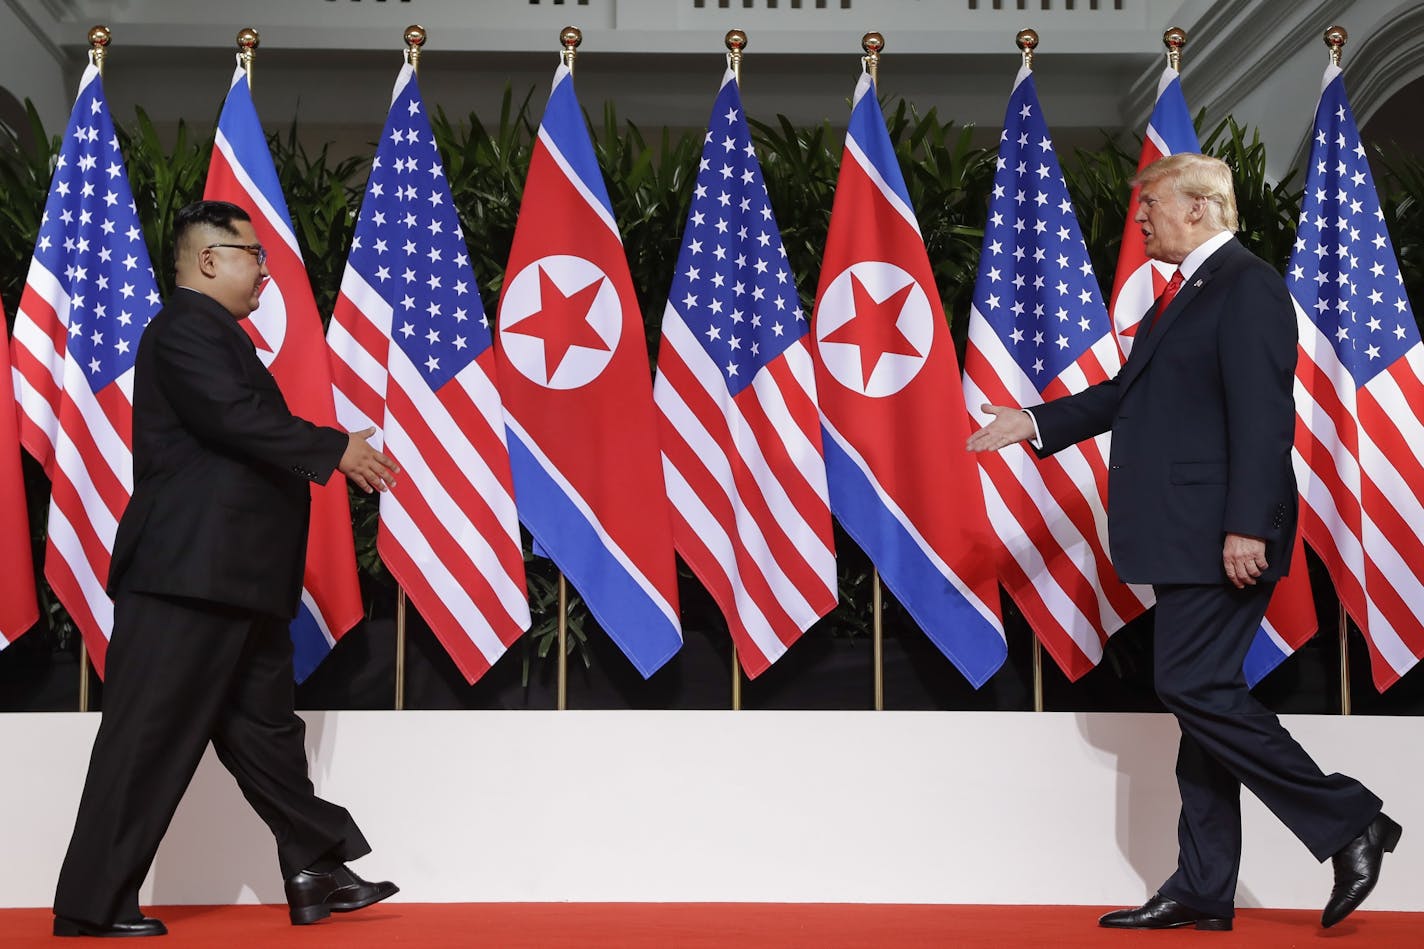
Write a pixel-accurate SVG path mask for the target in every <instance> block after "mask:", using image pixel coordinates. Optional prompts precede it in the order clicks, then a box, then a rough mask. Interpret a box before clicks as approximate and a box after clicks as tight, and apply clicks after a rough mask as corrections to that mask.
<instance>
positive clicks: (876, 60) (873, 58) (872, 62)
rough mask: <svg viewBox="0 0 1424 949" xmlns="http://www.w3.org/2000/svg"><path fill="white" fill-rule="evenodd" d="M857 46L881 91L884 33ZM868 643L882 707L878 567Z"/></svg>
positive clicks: (882, 646)
mask: <svg viewBox="0 0 1424 949" xmlns="http://www.w3.org/2000/svg"><path fill="white" fill-rule="evenodd" d="M860 48H861V49H862V50H864V51H865V55H864V56H862V57H861V60H860V62H861V65H863V66H864V67H865V71H866V73H868V74H869V75H870V81H871V82H872V83H873V84H874V85H875V87H876V89H875V94H876V95H879V94H880V51H881V50H883V49H884V48H885V37H884V36H881V35H880V34H879V33H876V32H874V31H872V32H870V33H866V34H865V35H864V36H862V37H861V38H860ZM870 643H871V651H872V654H871V665H872V676H873V680H874V683H875V710H876V711H877V712H882V711H884V710H885V610H884V602H883V598H882V596H881V592H880V568H879V567H874V566H872V567H871V569H870Z"/></svg>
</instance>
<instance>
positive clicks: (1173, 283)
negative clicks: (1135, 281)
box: [1149, 267, 1182, 329]
mask: <svg viewBox="0 0 1424 949" xmlns="http://www.w3.org/2000/svg"><path fill="white" fill-rule="evenodd" d="M1180 289H1182V268H1181V267H1178V268H1177V269H1176V270H1175V271H1173V273H1172V279H1171V280H1168V281H1167V285H1166V286H1165V287H1163V288H1162V295H1161V296H1160V297H1158V298H1157V306H1156V308H1155V309H1154V310H1153V312H1152V326H1151V327H1149V329H1155V328H1156V326H1157V321H1158V320H1159V319H1161V318H1162V314H1163V313H1165V312H1167V307H1169V306H1170V305H1171V304H1172V298H1173V297H1175V296H1176V295H1177V291H1178V290H1180Z"/></svg>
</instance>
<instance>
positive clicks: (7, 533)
mask: <svg viewBox="0 0 1424 949" xmlns="http://www.w3.org/2000/svg"><path fill="white" fill-rule="evenodd" d="M4 315H5V310H4V308H3V307H0V322H3V321H4ZM0 343H3V344H4V353H3V354H0V355H3V356H4V359H3V360H0V563H6V564H9V565H10V566H9V567H7V568H6V569H5V570H4V571H3V572H0V649H4V648H5V647H6V646H8V645H10V643H12V642H14V641H15V639H16V637H18V636H19V635H20V634H21V633H23V632H24V631H25V630H27V629H29V628H30V627H31V626H33V625H34V624H35V620H37V619H39V618H40V611H39V606H38V604H37V602H36V600H35V575H34V571H33V570H31V569H30V520H29V513H28V510H27V509H26V506H25V478H24V473H23V472H22V471H21V469H20V432H19V426H18V425H17V416H18V406H17V405H16V404H15V390H14V387H13V383H12V380H11V378H10V376H11V372H10V334H9V332H8V331H6V333H5V335H4V336H3V337H0Z"/></svg>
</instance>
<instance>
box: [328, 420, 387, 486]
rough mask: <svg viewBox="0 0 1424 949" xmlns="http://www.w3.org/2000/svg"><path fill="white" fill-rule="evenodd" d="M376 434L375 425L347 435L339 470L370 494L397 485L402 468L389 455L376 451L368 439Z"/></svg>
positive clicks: (338, 466)
mask: <svg viewBox="0 0 1424 949" xmlns="http://www.w3.org/2000/svg"><path fill="white" fill-rule="evenodd" d="M374 434H376V429H375V428H374V427H372V428H368V429H366V430H365V431H364V432H350V433H348V434H347V436H346V439H347V440H346V451H345V452H343V453H342V455H341V463H340V464H338V465H337V466H336V468H337V470H338V471H340V472H341V473H342V474H344V475H345V476H346V477H347V478H348V479H350V480H351V481H353V482H354V483H355V484H356V486H357V487H358V488H360V489H361V490H362V491H365V492H366V493H367V494H370V493H371V492H372V491H385V490H386V489H387V488H394V487H395V486H396V474H397V473H399V471H400V468H399V467H397V466H396V463H395V462H394V461H392V460H391V459H390V458H388V457H387V456H385V455H383V454H381V453H380V452H378V451H376V449H374V448H372V447H371V445H370V444H369V443H368V442H367V441H366V439H368V438H370V437H371V436H372V435H374Z"/></svg>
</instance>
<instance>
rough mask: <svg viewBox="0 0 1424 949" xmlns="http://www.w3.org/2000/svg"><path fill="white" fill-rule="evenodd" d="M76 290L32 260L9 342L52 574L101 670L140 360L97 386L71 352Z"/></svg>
mask: <svg viewBox="0 0 1424 949" xmlns="http://www.w3.org/2000/svg"><path fill="white" fill-rule="evenodd" d="M69 315H70V298H69V294H68V293H67V292H66V291H65V289H64V287H63V285H62V284H61V282H60V281H59V280H58V279H56V277H55V276H54V275H53V274H51V273H50V272H49V271H47V270H46V269H45V268H44V267H43V266H42V265H41V264H40V263H39V262H38V261H37V260H36V261H34V262H32V263H31V265H30V270H29V274H28V276H27V277H26V280H25V289H24V294H23V295H22V296H21V298H20V308H19V310H18V311H17V312H16V314H15V333H14V339H13V341H12V343H11V349H12V359H13V362H14V372H13V377H12V378H13V381H14V385H15V401H16V403H17V404H18V406H19V410H20V415H19V424H20V442H21V444H23V445H24V446H25V449H26V450H27V451H28V452H29V453H30V454H31V455H32V456H34V458H35V459H36V460H37V461H38V462H39V463H40V464H41V465H42V466H43V467H44V470H45V474H46V475H48V477H49V479H50V483H51V495H50V508H49V531H48V539H47V541H46V544H45V578H46V579H47V580H48V581H49V584H50V587H51V588H53V590H54V592H55V595H56V596H57V597H58V598H59V600H60V602H61V603H63V604H64V606H65V609H67V610H68V611H69V615H70V618H71V619H72V620H73V621H74V624H75V626H77V627H78V629H79V631H80V633H81V634H82V635H83V637H84V642H85V644H86V645H87V646H88V649H89V654H90V657H91V658H92V659H93V662H94V666H95V668H96V669H98V670H99V672H100V673H101V674H102V672H103V669H104V656H105V653H106V652H107V649H108V638H109V633H110V631H111V630H112V629H113V623H114V608H113V603H112V602H111V601H110V599H109V596H108V594H106V593H105V592H104V584H105V581H106V580H107V578H108V574H109V558H110V555H111V553H112V552H113V547H114V534H115V532H116V531H117V529H118V524H119V517H120V515H122V514H123V510H124V507H125V506H126V505H127V504H128V501H129V496H130V495H131V494H132V493H133V450H132V425H133V421H132V414H133V370H132V369H130V370H129V371H128V372H126V373H125V374H124V375H122V376H120V377H119V379H118V381H117V382H115V383H113V384H111V385H109V386H107V387H105V388H104V389H103V390H102V391H100V392H99V393H97V394H96V393H94V392H93V391H91V390H90V388H89V383H88V380H87V379H86V378H85V376H84V373H83V371H82V370H81V369H80V367H79V366H78V365H76V364H75V363H74V362H72V361H71V360H69V359H68V358H67V355H66V353H67V350H66V346H65V340H66V338H67V333H68V327H69Z"/></svg>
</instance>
